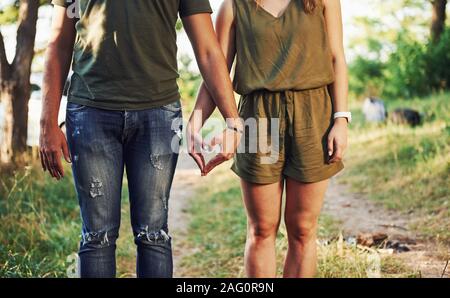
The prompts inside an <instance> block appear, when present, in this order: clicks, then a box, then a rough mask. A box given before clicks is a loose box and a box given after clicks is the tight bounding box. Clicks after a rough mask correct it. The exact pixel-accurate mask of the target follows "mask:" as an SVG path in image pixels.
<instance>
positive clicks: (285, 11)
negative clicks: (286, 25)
mask: <svg viewBox="0 0 450 298" xmlns="http://www.w3.org/2000/svg"><path fill="white" fill-rule="evenodd" d="M295 1H296V0H290V1H289V4H288V5H287V6H286V8H285V9H284V11H283V13H282V14H281V15H279V16H274V15H273V14H272V13H271V12H269V11H268V10H266V9H265V8H264V7H262V6H261V5H259V6H258V3H256V1H255V0H252V2H253V3H254V4H255V6H256V9H261V10H262V12H263V13H265V14H266V15H268V16H269V17H271V18H273V19H275V20H279V19H282V18H283V17H284V16H285V14H286V13H287V12H288V11H289V9H290V8H291V6H292V4H294V2H295Z"/></svg>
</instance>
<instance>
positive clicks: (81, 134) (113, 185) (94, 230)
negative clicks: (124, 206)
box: [66, 101, 182, 277]
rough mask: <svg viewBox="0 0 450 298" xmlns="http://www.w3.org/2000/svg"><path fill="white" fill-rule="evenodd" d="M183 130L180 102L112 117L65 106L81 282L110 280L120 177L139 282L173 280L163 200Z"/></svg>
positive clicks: (109, 113) (105, 112) (116, 113)
mask: <svg viewBox="0 0 450 298" xmlns="http://www.w3.org/2000/svg"><path fill="white" fill-rule="evenodd" d="M181 129H182V114H181V104H180V102H179V101H177V102H175V103H172V104H169V105H166V106H163V107H160V108H154V109H147V110H139V111H112V110H103V109H97V108H92V107H88V106H84V105H78V104H74V103H69V104H68V105H67V114H66V130H67V140H68V143H69V148H70V153H71V157H72V170H73V176H74V181H75V187H76V191H77V195H78V201H79V204H80V209H81V218H82V240H81V243H80V249H79V257H80V275H81V277H115V275H116V259H115V250H116V240H117V238H118V236H119V227H120V215H121V193H122V180H123V174H124V170H126V174H127V179H128V190H129V199H130V214H131V224H132V229H133V234H134V241H135V243H136V245H137V269H136V271H137V276H138V277H172V267H173V266H172V248H171V237H170V236H169V231H168V225H167V218H168V200H169V193H170V188H171V185H172V180H173V176H174V172H175V167H176V163H177V160H178V149H179V145H180V137H181Z"/></svg>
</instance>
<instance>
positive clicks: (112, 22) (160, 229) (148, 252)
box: [40, 0, 241, 277]
mask: <svg viewBox="0 0 450 298" xmlns="http://www.w3.org/2000/svg"><path fill="white" fill-rule="evenodd" d="M53 4H54V13H53V21H52V28H51V38H50V43H49V46H48V48H47V52H46V66H45V75H44V84H43V112H42V117H41V137H40V146H41V152H40V153H41V160H42V166H43V168H44V170H47V171H49V173H50V174H51V175H52V176H53V177H54V178H56V179H58V180H59V179H61V178H63V177H64V170H63V166H62V163H61V157H64V158H65V160H66V161H67V162H71V163H72V170H73V176H74V180H75V186H76V190H77V195H78V200H79V203H80V208H81V217H82V223H83V225H82V226H83V228H82V241H81V243H80V250H79V257H80V268H81V270H80V274H81V277H114V276H115V273H116V266H115V265H116V264H115V248H116V245H115V243H116V239H117V237H118V231H119V226H120V210H121V208H120V200H121V187H122V179H123V173H124V169H126V172H127V177H128V186H129V194H130V208H131V223H132V228H133V233H134V236H135V243H136V245H137V276H138V277H171V276H172V252H171V237H170V236H169V234H168V225H167V215H168V198H169V193H170V188H171V183H172V178H173V175H174V171H175V167H176V163H177V157H178V152H177V148H173V147H174V146H173V144H172V143H173V141H172V140H173V139H174V138H177V136H178V135H179V134H180V129H181V121H180V120H181V106H180V95H179V92H178V86H177V84H176V79H177V77H178V73H177V61H176V54H177V47H176V30H175V26H176V22H177V18H178V14H179V15H180V16H181V19H182V21H183V25H184V27H185V29H186V32H187V34H188V36H189V38H190V40H191V43H192V45H193V47H194V51H195V54H196V58H197V61H198V64H199V68H200V70H201V73H202V75H203V77H204V80H205V83H206V85H207V86H208V89H209V91H210V92H211V93H212V96H213V97H214V101H215V103H216V104H217V106H218V107H219V110H220V111H221V113H222V114H223V116H224V117H225V118H227V119H228V128H227V129H226V132H224V134H225V133H226V134H227V136H229V135H230V134H232V135H233V136H232V137H233V138H234V139H235V140H238V139H239V132H240V131H241V124H240V123H239V121H238V120H237V118H238V113H237V108H236V104H235V101H234V96H233V91H232V86H231V81H230V78H229V74H228V70H227V66H226V62H225V59H224V56H223V53H222V51H221V49H220V46H219V44H218V42H217V39H216V36H215V33H214V29H213V26H212V22H211V17H210V13H211V8H210V5H209V2H208V1H207V0H134V1H113V0H109V1H108V0H102V1H100V0H77V1H74V0H53ZM74 12H76V14H77V15H78V16H77V17H74ZM72 57H73V58H72ZM71 60H72V61H73V62H72V70H73V75H72V76H71V82H70V88H69V94H68V102H69V103H68V106H67V119H66V135H67V141H66V137H65V135H64V134H63V132H62V131H61V129H60V128H59V127H58V123H57V114H58V111H59V105H60V99H61V94H62V91H63V86H64V82H65V80H66V77H67V75H68V71H69V69H70V63H71ZM189 135H190V138H192V139H194V138H193V136H194V135H195V133H194V131H193V130H192V133H190V134H189ZM188 141H190V139H189V140H188ZM192 144H193V142H190V146H191V147H192V146H194V145H192ZM236 146H237V142H236V145H235V147H234V148H232V149H231V150H229V152H234V149H235V148H236ZM175 147H176V146H175ZM229 147H230V146H229V145H228V148H229ZM69 149H70V150H69ZM69 151H70V153H69ZM196 152H198V151H195V152H194V151H193V150H191V154H192V155H193V157H194V159H195V160H196V161H197V163H198V164H199V167H200V169H201V170H202V172H203V171H204V168H205V167H206V165H205V162H204V159H203V158H202V156H201V153H200V152H198V153H196ZM230 157H231V154H229V153H226V152H222V153H220V154H219V155H218V156H217V157H216V158H215V162H217V160H223V159H229V158H230Z"/></svg>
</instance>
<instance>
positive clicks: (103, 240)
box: [82, 231, 109, 247]
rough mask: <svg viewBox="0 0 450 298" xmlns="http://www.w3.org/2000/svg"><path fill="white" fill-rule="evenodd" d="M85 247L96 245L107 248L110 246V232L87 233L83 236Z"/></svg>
mask: <svg viewBox="0 0 450 298" xmlns="http://www.w3.org/2000/svg"><path fill="white" fill-rule="evenodd" d="M82 241H83V246H85V245H94V246H100V247H105V246H108V245H109V238H108V232H107V231H105V232H86V233H83V235H82Z"/></svg>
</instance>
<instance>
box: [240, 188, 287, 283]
mask: <svg viewBox="0 0 450 298" xmlns="http://www.w3.org/2000/svg"><path fill="white" fill-rule="evenodd" d="M241 185H242V194H243V197H244V204H245V207H246V210H247V242H246V245H245V271H246V274H247V276H248V277H275V275H276V258H275V240H276V235H277V231H278V227H279V225H280V220H281V200H282V199H281V197H282V194H283V183H282V182H279V183H275V184H264V185H261V184H253V183H249V182H246V181H244V180H241Z"/></svg>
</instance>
